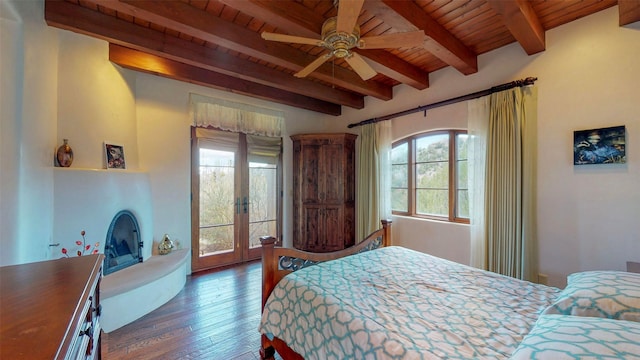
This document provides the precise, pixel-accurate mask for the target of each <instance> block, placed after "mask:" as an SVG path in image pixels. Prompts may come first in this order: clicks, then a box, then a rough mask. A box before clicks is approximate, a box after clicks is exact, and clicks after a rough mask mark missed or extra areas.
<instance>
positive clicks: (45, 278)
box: [0, 255, 104, 360]
mask: <svg viewBox="0 0 640 360" xmlns="http://www.w3.org/2000/svg"><path fill="white" fill-rule="evenodd" d="M103 258H104V256H103V255H88V256H81V257H72V258H65V259H59V260H51V261H42V262H36V263H30V264H23V265H13V266H5V267H0V359H12V360H15V359H29V360H34V359H47V360H48V359H100V333H101V330H100V321H99V318H100V297H99V295H100V279H101V278H102V262H103Z"/></svg>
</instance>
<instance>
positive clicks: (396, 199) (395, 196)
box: [391, 189, 409, 212]
mask: <svg viewBox="0 0 640 360" xmlns="http://www.w3.org/2000/svg"><path fill="white" fill-rule="evenodd" d="M408 199H409V191H408V190H407V189H392V190H391V210H393V211H402V212H407V211H409V204H408V202H409V200H408Z"/></svg>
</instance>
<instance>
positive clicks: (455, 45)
mask: <svg viewBox="0 0 640 360" xmlns="http://www.w3.org/2000/svg"><path fill="white" fill-rule="evenodd" d="M371 3H372V4H371V7H368V6H367V5H366V3H365V8H366V9H367V11H371V12H373V14H374V15H375V16H377V17H380V18H381V19H383V21H384V22H385V23H388V24H394V25H391V26H397V27H400V24H401V23H402V22H403V21H408V22H409V23H410V24H411V25H413V26H415V29H418V30H423V31H424V33H425V35H427V40H426V41H425V43H424V48H425V50H427V51H429V52H430V53H432V54H433V55H434V56H436V57H437V58H439V59H440V60H442V61H443V62H445V63H446V64H448V65H450V66H452V67H454V68H456V69H457V70H458V71H460V72H461V73H463V74H465V75H470V74H474V73H476V72H478V56H477V55H476V54H475V53H474V52H473V51H471V49H469V48H467V47H466V46H465V45H464V44H463V43H462V42H461V41H460V40H458V39H457V38H456V37H455V36H453V35H452V34H451V33H450V32H449V31H447V29H445V28H444V27H443V26H442V25H440V24H439V23H438V22H437V21H436V20H434V19H433V18H432V17H431V16H430V15H429V14H427V13H425V12H424V11H423V10H422V8H420V7H419V6H418V5H416V3H415V2H413V1H402V0H382V2H371ZM401 18H404V20H403V19H401ZM415 29H414V30H415Z"/></svg>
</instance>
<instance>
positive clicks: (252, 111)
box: [189, 94, 284, 137]
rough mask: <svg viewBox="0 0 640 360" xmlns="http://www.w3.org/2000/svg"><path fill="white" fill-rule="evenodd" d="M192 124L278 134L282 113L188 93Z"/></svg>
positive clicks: (254, 133)
mask: <svg viewBox="0 0 640 360" xmlns="http://www.w3.org/2000/svg"><path fill="white" fill-rule="evenodd" d="M189 103H190V109H189V114H190V116H191V120H192V125H193V126H199V127H214V128H217V129H221V130H226V131H232V132H241V133H245V134H253V135H260V136H268V137H281V136H282V127H283V123H284V113H283V112H281V111H277V110H271V109H266V108H261V107H257V106H253V105H249V104H242V103H237V102H233V101H228V100H222V99H215V98H211V97H207V96H203V95H198V94H189Z"/></svg>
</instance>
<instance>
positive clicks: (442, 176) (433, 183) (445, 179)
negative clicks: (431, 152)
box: [416, 161, 449, 189]
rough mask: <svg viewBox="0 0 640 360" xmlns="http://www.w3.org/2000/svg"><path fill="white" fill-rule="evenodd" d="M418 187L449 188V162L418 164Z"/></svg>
mask: <svg viewBox="0 0 640 360" xmlns="http://www.w3.org/2000/svg"><path fill="white" fill-rule="evenodd" d="M416 188H439V189H448V188H449V162H448V161H443V162H436V163H426V164H416Z"/></svg>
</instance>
